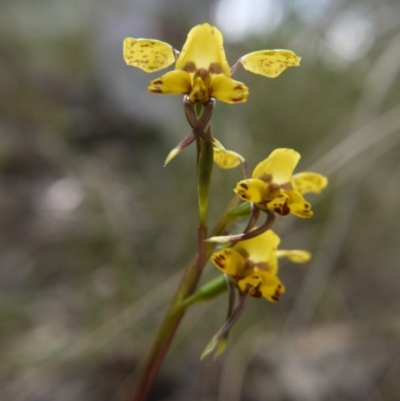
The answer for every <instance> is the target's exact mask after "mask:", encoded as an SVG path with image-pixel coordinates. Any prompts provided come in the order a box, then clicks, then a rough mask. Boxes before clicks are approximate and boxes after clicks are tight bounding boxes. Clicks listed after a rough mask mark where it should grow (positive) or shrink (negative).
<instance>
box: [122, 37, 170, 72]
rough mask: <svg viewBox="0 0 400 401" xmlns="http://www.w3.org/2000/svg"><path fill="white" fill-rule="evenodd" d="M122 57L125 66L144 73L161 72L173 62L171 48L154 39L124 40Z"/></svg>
mask: <svg viewBox="0 0 400 401" xmlns="http://www.w3.org/2000/svg"><path fill="white" fill-rule="evenodd" d="M123 56H124V60H125V62H126V64H128V65H130V66H132V67H138V68H140V69H142V70H143V71H145V72H154V71H158V70H162V69H163V68H166V67H168V66H170V65H171V64H172V63H173V62H174V61H175V54H174V49H173V48H172V46H171V45H169V44H168V43H165V42H161V41H159V40H154V39H134V38H126V39H124V43H123Z"/></svg>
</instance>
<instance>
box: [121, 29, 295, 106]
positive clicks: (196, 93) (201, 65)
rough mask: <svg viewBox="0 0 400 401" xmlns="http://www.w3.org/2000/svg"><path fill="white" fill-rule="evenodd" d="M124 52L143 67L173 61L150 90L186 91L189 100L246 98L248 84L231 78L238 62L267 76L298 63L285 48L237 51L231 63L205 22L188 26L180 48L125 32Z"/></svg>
mask: <svg viewBox="0 0 400 401" xmlns="http://www.w3.org/2000/svg"><path fill="white" fill-rule="evenodd" d="M123 56H124V60H125V62H126V63H127V64H128V65H130V66H133V67H137V68H140V69H142V70H144V71H145V72H155V71H158V70H161V69H164V68H166V67H168V66H170V65H171V64H173V63H174V61H175V62H176V63H175V70H174V71H170V72H167V73H166V74H164V75H163V76H161V77H160V78H157V79H154V80H153V81H151V82H150V86H149V88H148V89H149V92H150V93H157V94H165V95H176V94H186V95H188V97H189V99H190V101H191V102H192V103H202V104H203V103H206V102H208V101H209V100H210V99H212V98H215V99H218V100H220V101H222V102H225V103H242V102H245V101H246V100H247V97H248V93H249V92H248V88H247V86H246V85H245V84H243V83H242V82H239V81H235V80H233V79H232V78H231V75H232V73H233V72H234V71H235V70H236V68H237V67H238V66H239V65H240V64H241V65H243V67H244V68H245V69H246V70H248V71H251V72H253V73H255V74H260V75H263V76H266V77H269V78H275V77H277V76H278V75H279V74H281V73H282V72H283V71H284V70H285V69H286V68H287V67H295V66H298V65H299V64H300V57H298V56H297V55H296V54H294V53H293V52H292V51H290V50H280V49H279V50H261V51H256V52H253V53H249V54H246V55H245V56H243V57H241V58H240V59H239V60H238V61H237V62H236V63H235V64H234V66H233V67H232V69H231V68H230V67H229V64H228V62H227V60H226V57H225V51H224V47H223V37H222V34H221V32H220V31H219V30H218V29H217V28H216V27H214V26H212V25H210V24H207V23H206V24H201V25H197V26H195V27H194V28H192V29H191V31H190V32H189V34H188V37H187V40H186V42H185V44H184V45H183V48H182V51H181V52H180V53H179V52H178V51H177V50H175V49H174V48H173V47H172V46H171V45H169V44H168V43H165V42H161V41H158V40H154V39H134V38H126V39H125V40H124V44H123Z"/></svg>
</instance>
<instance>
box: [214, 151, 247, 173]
mask: <svg viewBox="0 0 400 401" xmlns="http://www.w3.org/2000/svg"><path fill="white" fill-rule="evenodd" d="M244 161H245V160H244V157H243V156H241V155H240V154H239V153H236V152H233V151H232V150H220V149H216V148H214V162H215V163H216V164H217V165H218V166H219V167H221V168H223V169H230V168H234V167H237V166H239V165H240V164H242V163H244Z"/></svg>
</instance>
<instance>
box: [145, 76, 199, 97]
mask: <svg viewBox="0 0 400 401" xmlns="http://www.w3.org/2000/svg"><path fill="white" fill-rule="evenodd" d="M190 89H191V79H190V74H189V73H187V72H186V71H170V72H167V73H166V74H164V75H163V76H161V77H160V78H157V79H154V80H153V81H151V82H150V86H149V87H148V90H149V92H150V93H159V94H162V95H178V94H183V93H189V92H190Z"/></svg>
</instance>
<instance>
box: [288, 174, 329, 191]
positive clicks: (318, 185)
mask: <svg viewBox="0 0 400 401" xmlns="http://www.w3.org/2000/svg"><path fill="white" fill-rule="evenodd" d="M327 185H328V179H327V178H326V177H325V176H323V175H321V174H318V173H309V172H304V173H298V174H295V175H294V176H293V181H292V186H293V189H294V190H296V191H297V192H300V193H301V194H306V193H308V192H314V193H316V194H319V193H320V192H321V190H323V189H324V188H325V187H326V186H327Z"/></svg>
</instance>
